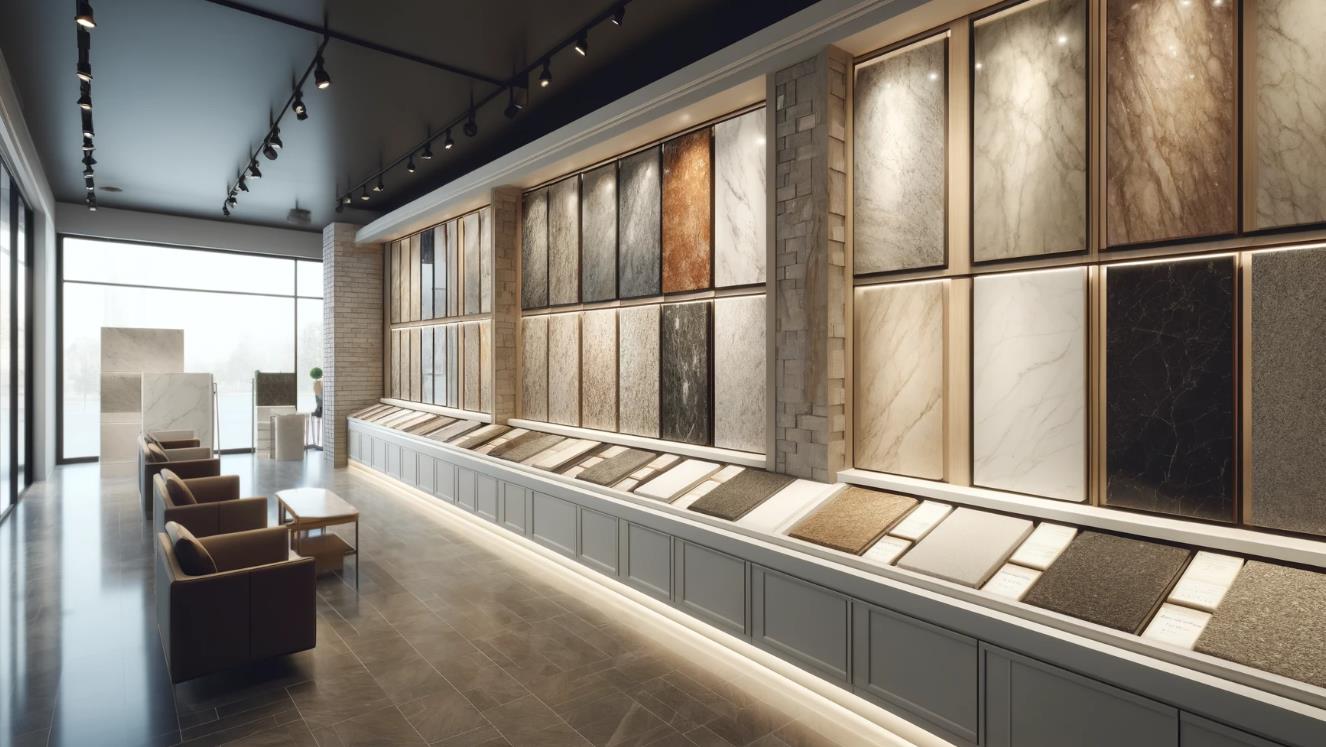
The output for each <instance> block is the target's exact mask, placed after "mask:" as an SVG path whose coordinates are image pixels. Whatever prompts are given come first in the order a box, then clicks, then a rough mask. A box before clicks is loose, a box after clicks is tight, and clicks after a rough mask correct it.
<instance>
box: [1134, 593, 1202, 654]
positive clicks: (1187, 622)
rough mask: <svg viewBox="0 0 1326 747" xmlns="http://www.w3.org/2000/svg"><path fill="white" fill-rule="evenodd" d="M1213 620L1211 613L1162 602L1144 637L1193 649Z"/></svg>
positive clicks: (1143, 633)
mask: <svg viewBox="0 0 1326 747" xmlns="http://www.w3.org/2000/svg"><path fill="white" fill-rule="evenodd" d="M1210 622H1211V613H1210V612H1202V611H1201V610H1195V609H1191V608H1188V607H1181V606H1179V605H1177V604H1162V605H1160V609H1159V610H1156V616H1155V617H1153V618H1151V622H1150V624H1148V625H1147V626H1146V630H1144V631H1142V637H1143V638H1146V639H1149V640H1152V641H1158V642H1160V643H1168V644H1169V645H1171V646H1177V647H1178V648H1183V649H1189V650H1191V649H1192V647H1193V645H1194V644H1196V643H1197V639H1198V638H1200V637H1201V635H1202V631H1204V630H1206V626H1207V624H1208V623H1210Z"/></svg>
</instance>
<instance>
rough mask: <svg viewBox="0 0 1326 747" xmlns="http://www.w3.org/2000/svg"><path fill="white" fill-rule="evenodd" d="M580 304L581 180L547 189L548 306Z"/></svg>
mask: <svg viewBox="0 0 1326 747" xmlns="http://www.w3.org/2000/svg"><path fill="white" fill-rule="evenodd" d="M579 301H580V179H579V178H578V177H571V178H569V179H563V180H561V181H560V182H557V183H555V184H552V185H551V186H549V187H548V303H549V304H550V305H553V306H559V305H562V304H568V303H577V302H579Z"/></svg>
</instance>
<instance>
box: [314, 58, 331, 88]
mask: <svg viewBox="0 0 1326 747" xmlns="http://www.w3.org/2000/svg"><path fill="white" fill-rule="evenodd" d="M313 84H314V85H316V86H317V87H318V90H319V91H324V90H326V89H328V88H331V76H330V75H328V74H327V68H325V67H323V66H322V55H318V58H317V61H316V62H315V63H314V65H313Z"/></svg>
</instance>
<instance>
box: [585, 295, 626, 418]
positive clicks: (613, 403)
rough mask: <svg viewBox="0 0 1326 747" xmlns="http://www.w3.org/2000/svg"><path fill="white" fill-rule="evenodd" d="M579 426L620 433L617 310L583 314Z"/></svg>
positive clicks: (602, 310)
mask: <svg viewBox="0 0 1326 747" xmlns="http://www.w3.org/2000/svg"><path fill="white" fill-rule="evenodd" d="M580 342H581V353H580V354H581V368H580V371H581V373H580V385H581V387H582V394H581V402H580V420H581V422H580V424H581V425H583V426H584V427H586V428H596V429H598V430H601V431H615V430H617V310H616V309H599V310H598V311H586V312H583V313H582V314H581V315H580Z"/></svg>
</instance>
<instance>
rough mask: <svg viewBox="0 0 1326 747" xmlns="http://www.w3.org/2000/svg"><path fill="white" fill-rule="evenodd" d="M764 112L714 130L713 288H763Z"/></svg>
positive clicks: (765, 215) (765, 213)
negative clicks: (746, 286) (735, 286)
mask: <svg viewBox="0 0 1326 747" xmlns="http://www.w3.org/2000/svg"><path fill="white" fill-rule="evenodd" d="M765 116H766V112H765V110H764V108H763V107H761V108H759V109H756V110H755V111H751V112H747V113H745V114H742V115H741V116H739V117H733V118H732V119H729V120H727V121H725V122H719V123H718V124H716V125H714V285H715V286H717V287H720V288H722V287H727V286H730V285H750V284H752V283H763V282H764V266H765V264H766V251H767V246H766V244H767V241H766V234H767V219H768V208H767V206H768V204H769V200H768V198H767V195H766V185H767V182H766V176H765V172H766V170H767V168H766V161H767V152H768V149H767V147H766V143H767V134H766V132H765V130H766V127H765Z"/></svg>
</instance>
